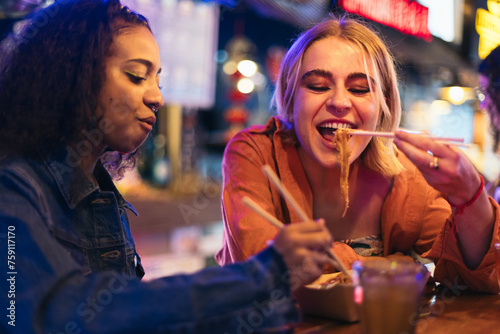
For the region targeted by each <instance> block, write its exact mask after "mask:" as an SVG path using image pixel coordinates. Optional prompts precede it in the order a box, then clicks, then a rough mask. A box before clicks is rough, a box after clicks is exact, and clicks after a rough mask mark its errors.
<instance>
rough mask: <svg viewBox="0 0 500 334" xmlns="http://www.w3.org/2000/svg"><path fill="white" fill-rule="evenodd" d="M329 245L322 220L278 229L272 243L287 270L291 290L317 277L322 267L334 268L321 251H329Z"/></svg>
mask: <svg viewBox="0 0 500 334" xmlns="http://www.w3.org/2000/svg"><path fill="white" fill-rule="evenodd" d="M332 242H333V241H332V236H331V235H330V233H329V232H328V230H327V228H326V227H325V224H324V221H323V220H322V219H320V220H318V221H311V220H309V221H306V222H302V223H296V224H290V225H286V226H283V227H282V229H281V230H280V231H279V233H278V234H277V235H276V237H275V238H274V240H273V244H274V248H275V249H276V251H278V253H280V254H281V255H282V256H283V259H284V261H285V263H286V265H287V267H288V270H289V277H290V287H291V289H292V290H295V289H297V288H299V287H301V286H303V285H305V284H308V283H311V282H312V281H314V280H315V279H316V278H318V277H319V276H320V275H321V274H323V267H324V266H325V265H335V264H334V263H333V260H332V259H331V257H330V256H329V255H327V253H325V252H324V251H321V250H323V249H325V247H326V248H330V247H331V245H332Z"/></svg>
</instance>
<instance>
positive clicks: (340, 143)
mask: <svg viewBox="0 0 500 334" xmlns="http://www.w3.org/2000/svg"><path fill="white" fill-rule="evenodd" d="M351 132H352V130H351V129H348V128H339V129H337V131H335V136H334V138H333V142H334V143H335V145H336V148H337V151H339V156H340V194H341V195H342V196H343V197H344V205H345V207H344V213H343V214H342V217H344V216H345V214H346V212H347V209H348V208H349V156H350V155H351V150H350V149H349V137H350V133H351Z"/></svg>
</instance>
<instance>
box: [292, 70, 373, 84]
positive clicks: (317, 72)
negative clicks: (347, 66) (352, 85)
mask: <svg viewBox="0 0 500 334" xmlns="http://www.w3.org/2000/svg"><path fill="white" fill-rule="evenodd" d="M313 75H317V76H320V77H323V78H325V79H330V78H332V72H330V71H327V70H322V69H319V68H317V69H314V70H310V71H307V72H306V73H304V74H303V75H302V77H301V78H300V80H304V79H305V78H307V77H310V76H313ZM347 79H348V80H350V79H367V80H370V81H371V82H372V83H375V80H373V78H371V77H369V76H368V75H366V74H365V73H362V72H354V73H351V74H349V75H348V76H347Z"/></svg>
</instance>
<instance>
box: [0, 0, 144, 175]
mask: <svg viewBox="0 0 500 334" xmlns="http://www.w3.org/2000/svg"><path fill="white" fill-rule="evenodd" d="M137 25H142V26H145V27H147V28H148V29H150V28H149V24H148V21H147V20H146V19H145V18H144V17H143V16H142V15H139V14H136V13H134V12H132V11H130V10H129V9H128V8H127V7H123V6H122V5H121V4H120V1H119V0H60V1H56V2H54V3H53V4H52V5H51V6H48V7H46V8H44V9H42V10H40V11H37V12H35V13H33V14H32V15H31V16H30V17H29V19H28V20H26V22H25V23H23V24H22V27H21V28H20V29H18V31H15V32H14V33H12V34H11V35H10V36H9V37H7V38H6V39H5V40H4V41H3V42H2V56H1V57H0V120H1V121H0V152H1V155H2V156H6V155H23V156H29V157H36V155H37V153H36V152H38V151H40V150H48V151H50V150H53V149H56V148H57V147H61V146H63V147H64V146H66V145H68V144H70V143H75V142H77V141H78V140H80V139H81V138H82V133H83V132H84V131H90V130H92V128H93V127H94V126H95V124H93V120H94V119H95V116H94V109H95V106H96V105H97V102H96V101H97V97H98V94H99V92H100V90H101V87H102V85H103V82H104V80H105V76H104V66H105V60H106V57H107V56H108V52H109V49H110V46H111V43H112V42H113V39H114V38H115V37H116V36H118V35H119V34H120V33H122V31H123V30H124V29H126V28H130V27H134V26H137ZM150 30H151V29H150ZM110 154H111V156H114V158H112V159H110V158H109V156H110ZM106 155H107V156H108V158H107V159H106V162H107V163H105V164H106V165H107V167H109V168H111V169H116V170H119V169H120V168H122V167H123V166H125V165H128V166H130V165H131V160H132V165H133V160H134V158H133V156H134V155H133V154H131V155H126V156H123V155H121V154H118V153H117V152H116V153H110V152H106ZM116 170H115V172H116ZM118 174H121V173H120V172H119V173H118Z"/></svg>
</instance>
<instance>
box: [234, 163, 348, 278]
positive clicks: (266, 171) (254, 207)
mask: <svg viewBox="0 0 500 334" xmlns="http://www.w3.org/2000/svg"><path fill="white" fill-rule="evenodd" d="M262 171H263V172H264V174H266V176H267V178H268V179H269V180H270V181H271V183H272V184H273V185H274V186H275V187H276V188H277V189H278V191H279V192H280V193H281V195H282V196H283V198H285V200H286V201H287V202H288V203H290V205H291V206H292V208H293V209H294V210H295V212H297V214H298V215H299V216H300V219H301V220H303V221H307V220H312V219H311V218H310V217H309V216H307V214H306V213H305V212H304V210H302V208H301V207H300V205H299V204H298V203H297V202H296V201H295V199H294V198H293V196H292V194H290V192H289V191H288V190H287V189H286V188H285V187H284V186H283V184H282V183H281V181H280V179H279V178H278V176H277V175H276V174H275V173H274V171H273V170H272V169H271V167H269V166H268V165H264V167H262ZM243 203H245V204H246V205H247V206H248V207H249V208H250V209H252V210H254V211H255V212H256V213H258V214H259V215H261V217H263V218H264V219H266V220H267V221H269V222H270V223H271V224H273V225H274V226H276V227H277V228H279V229H282V228H283V226H284V224H283V223H282V222H280V221H279V220H278V219H277V218H276V217H274V216H273V215H271V214H269V213H268V212H267V211H265V210H264V209H262V208H261V207H260V206H259V205H258V204H257V203H256V202H255V201H253V200H251V199H250V198H248V197H246V196H245V197H244V198H243ZM324 249H325V251H326V253H327V254H328V255H329V256H330V258H331V259H332V260H334V261H335V262H336V263H337V266H338V269H340V270H341V271H342V272H343V273H344V274H345V275H347V276H348V277H351V274H350V273H349V271H348V270H347V268H346V267H345V266H344V264H343V263H342V261H340V260H339V258H338V257H337V256H336V255H335V253H334V252H333V251H332V249H331V248H330V247H324Z"/></svg>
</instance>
